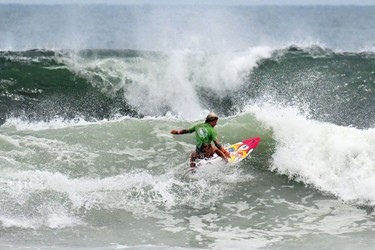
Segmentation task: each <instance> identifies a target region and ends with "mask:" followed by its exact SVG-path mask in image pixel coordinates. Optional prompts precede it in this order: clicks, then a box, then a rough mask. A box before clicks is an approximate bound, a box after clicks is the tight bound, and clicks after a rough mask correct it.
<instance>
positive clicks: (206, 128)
mask: <svg viewBox="0 0 375 250" xmlns="http://www.w3.org/2000/svg"><path fill="white" fill-rule="evenodd" d="M218 120H219V117H218V116H217V115H216V114H215V113H213V112H212V113H209V114H208V115H207V117H206V121H205V122H204V123H200V124H197V125H194V126H193V127H192V128H190V129H182V130H175V129H174V130H171V134H174V135H181V134H188V133H193V132H195V138H196V148H195V151H193V153H192V154H191V157H190V167H191V168H195V167H196V165H195V160H196V159H203V158H210V157H212V156H213V155H214V153H216V154H217V155H219V156H220V157H221V158H223V159H224V160H225V161H226V162H228V159H227V158H230V153H229V152H228V151H226V150H225V149H224V147H223V146H221V145H220V143H219V141H218V139H217V134H216V130H215V129H214V127H215V126H216V124H217V121H218ZM212 142H214V144H215V145H212V144H211V143H212Z"/></svg>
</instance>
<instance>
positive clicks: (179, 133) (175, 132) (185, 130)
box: [171, 129, 190, 135]
mask: <svg viewBox="0 0 375 250" xmlns="http://www.w3.org/2000/svg"><path fill="white" fill-rule="evenodd" d="M188 133H190V132H189V129H181V130H176V129H173V130H171V134H174V135H182V134H188Z"/></svg>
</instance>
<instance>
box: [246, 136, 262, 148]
mask: <svg viewBox="0 0 375 250" xmlns="http://www.w3.org/2000/svg"><path fill="white" fill-rule="evenodd" d="M259 141H260V137H254V138H250V139H246V140H243V141H242V143H244V144H246V145H249V147H250V148H256V146H257V145H258V143H259Z"/></svg>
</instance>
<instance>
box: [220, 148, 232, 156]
mask: <svg viewBox="0 0 375 250" xmlns="http://www.w3.org/2000/svg"><path fill="white" fill-rule="evenodd" d="M221 152H223V153H224V155H225V156H226V157H227V158H230V153H229V152H228V151H226V150H225V149H223V148H222V149H221Z"/></svg>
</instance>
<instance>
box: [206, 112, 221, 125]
mask: <svg viewBox="0 0 375 250" xmlns="http://www.w3.org/2000/svg"><path fill="white" fill-rule="evenodd" d="M217 119H219V117H218V116H217V115H216V114H215V113H214V112H211V113H209V114H208V115H207V117H206V122H207V123H208V122H213V121H215V120H217Z"/></svg>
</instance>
